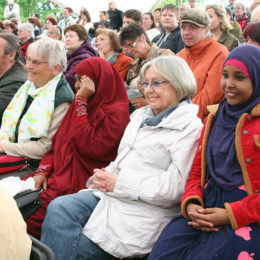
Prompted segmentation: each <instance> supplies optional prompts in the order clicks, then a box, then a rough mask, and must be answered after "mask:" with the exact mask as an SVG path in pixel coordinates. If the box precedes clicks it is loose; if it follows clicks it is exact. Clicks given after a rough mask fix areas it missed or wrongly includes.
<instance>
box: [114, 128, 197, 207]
mask: <svg viewBox="0 0 260 260" xmlns="http://www.w3.org/2000/svg"><path fill="white" fill-rule="evenodd" d="M200 132H201V129H200V127H198V128H197V129H193V131H191V132H189V133H187V134H186V135H185V136H183V137H182V138H181V139H180V140H178V142H175V143H174V144H171V145H170V146H169V147H168V151H169V152H170V154H171V162H170V164H169V166H168V168H167V169H165V170H163V169H160V170H158V171H157V172H156V173H155V171H151V170H150V171H149V170H148V171H146V172H145V173H144V171H143V170H140V171H138V170H133V169H122V170H120V172H119V175H118V179H117V182H116V185H115V189H114V193H115V195H117V194H118V195H119V196H123V197H128V198H130V199H132V200H142V201H145V202H147V203H149V204H154V205H159V206H161V207H163V208H171V207H173V206H176V205H178V204H179V203H180V201H181V196H182V193H183V191H184V186H185V183H186V180H187V178H188V175H189V173H190V169H191V165H192V161H193V157H194V155H195V151H196V149H197V145H198V138H199V135H200ZM133 163H134V162H133Z"/></svg>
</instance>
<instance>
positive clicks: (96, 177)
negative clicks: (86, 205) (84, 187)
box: [90, 168, 118, 192]
mask: <svg viewBox="0 0 260 260" xmlns="http://www.w3.org/2000/svg"><path fill="white" fill-rule="evenodd" d="M117 177H118V176H117V174H112V173H110V172H107V171H106V170H105V169H104V168H102V169H94V174H93V176H92V184H91V186H90V187H91V188H93V189H99V190H101V191H103V192H108V191H114V188H115V185H116V181H117Z"/></svg>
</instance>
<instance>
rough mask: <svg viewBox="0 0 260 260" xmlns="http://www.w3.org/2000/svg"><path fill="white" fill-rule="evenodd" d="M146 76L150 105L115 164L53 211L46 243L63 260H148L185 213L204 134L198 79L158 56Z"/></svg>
mask: <svg viewBox="0 0 260 260" xmlns="http://www.w3.org/2000/svg"><path fill="white" fill-rule="evenodd" d="M141 75H142V76H141V78H142V87H143V88H144V94H145V96H146V98H147V101H148V106H146V107H143V108H141V109H138V110H136V111H135V112H134V114H133V115H132V116H131V121H130V123H129V124H128V126H127V128H126V130H125V133H124V136H123V138H122V140H121V143H120V146H119V150H118V155H117V158H116V159H115V161H113V162H111V163H110V165H109V166H108V167H106V168H105V169H104V168H103V169H97V168H96V169H94V175H93V177H91V182H92V184H90V187H91V189H88V190H85V191H82V192H79V193H76V194H72V195H68V196H62V197H59V198H57V199H55V200H54V201H53V202H52V203H51V204H50V205H49V207H48V210H47V214H46V218H45V221H44V223H43V229H42V237H41V239H42V241H43V242H44V243H46V244H47V245H48V246H50V247H51V248H52V249H53V250H54V252H55V255H56V259H57V260H61V259H62V260H65V259H114V257H116V258H120V259H122V258H130V257H141V256H144V255H146V254H148V253H149V252H150V251H151V249H152V247H153V244H154V243H155V241H156V240H157V238H158V236H159V234H160V233H161V231H162V230H163V228H164V227H165V226H166V225H167V223H168V222H169V221H170V219H171V218H172V217H173V216H175V215H176V214H178V212H179V210H180V208H179V203H180V199H181V195H182V193H183V190H184V186H185V182H186V179H187V178H188V173H189V171H190V169H191V164H192V159H193V157H194V154H195V151H196V148H197V142H198V137H199V135H200V132H201V128H202V124H201V122H200V119H199V118H198V117H197V115H196V114H197V111H198V107H197V106H196V105H193V104H191V102H190V98H191V97H192V96H193V95H194V94H195V89H196V81H195V78H194V76H193V74H192V72H191V70H190V69H189V67H188V66H187V64H186V62H184V61H183V60H182V59H180V58H178V57H158V58H156V59H154V60H152V61H151V62H148V63H147V64H146V65H144V67H143V68H142V72H141ZM91 182H90V183H91Z"/></svg>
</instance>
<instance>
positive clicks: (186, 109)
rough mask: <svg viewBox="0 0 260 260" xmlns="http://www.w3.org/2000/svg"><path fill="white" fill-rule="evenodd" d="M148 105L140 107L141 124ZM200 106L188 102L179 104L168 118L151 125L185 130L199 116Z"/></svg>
mask: <svg viewBox="0 0 260 260" xmlns="http://www.w3.org/2000/svg"><path fill="white" fill-rule="evenodd" d="M147 109H148V106H146V107H144V108H141V109H138V112H139V111H140V112H139V116H140V124H141V122H142V120H143V117H144V114H145V113H146V110H147ZM197 113H198V106H197V105H194V104H191V103H186V104H183V105H180V106H178V108H176V109H175V110H174V111H173V112H172V113H171V114H169V115H168V116H167V117H166V118H164V119H163V120H162V121H161V122H160V123H159V124H158V125H157V126H150V127H152V128H168V129H172V130H179V131H181V130H183V129H184V128H185V127H186V126H187V125H188V124H190V122H191V121H192V120H193V118H194V117H196V116H197Z"/></svg>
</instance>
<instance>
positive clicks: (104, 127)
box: [27, 58, 129, 237]
mask: <svg viewBox="0 0 260 260" xmlns="http://www.w3.org/2000/svg"><path fill="white" fill-rule="evenodd" d="M74 73H75V74H76V75H75V76H76V85H75V86H76V90H77V94H76V96H75V99H74V101H73V103H72V104H71V107H70V109H69V110H68V112H67V114H66V115H65V117H64V119H63V121H62V123H61V125H60V127H59V129H58V130H57V133H56V135H55V136H54V138H53V143H52V147H51V149H50V150H49V151H48V152H47V153H46V154H45V155H44V157H43V159H42V160H41V162H40V165H39V167H38V168H37V170H36V171H35V172H34V173H32V174H30V175H29V176H27V178H28V177H33V178H34V180H35V187H36V188H40V187H41V186H43V188H44V190H45V191H44V192H42V194H41V195H40V198H41V200H42V202H43V204H42V206H41V207H40V208H39V209H38V210H37V211H36V212H35V213H34V214H33V215H32V216H31V217H30V218H29V219H28V220H27V226H28V232H29V233H30V234H32V235H34V236H35V237H39V236H40V232H41V225H42V222H43V220H44V217H45V213H46V209H47V206H48V205H49V203H50V202H51V201H52V200H53V199H54V198H56V197H58V196H61V195H65V194H71V193H75V192H77V191H79V190H80V189H83V188H85V187H86V181H87V179H88V178H89V177H90V176H91V175H92V172H93V169H94V168H103V167H105V166H107V165H108V164H109V162H110V161H112V160H114V159H115V157H116V154H117V148H118V145H119V142H120V140H121V137H122V135H123V133H124V130H125V127H126V125H127V123H128V121H129V112H128V98H127V94H126V89H125V87H124V83H123V81H122V79H121V77H120V75H119V74H118V72H117V71H116V69H114V68H113V66H112V65H110V64H109V63H108V62H107V61H105V60H103V59H101V58H89V59H85V60H83V61H81V62H80V63H79V64H78V65H77V67H76V68H75V70H74Z"/></svg>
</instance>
